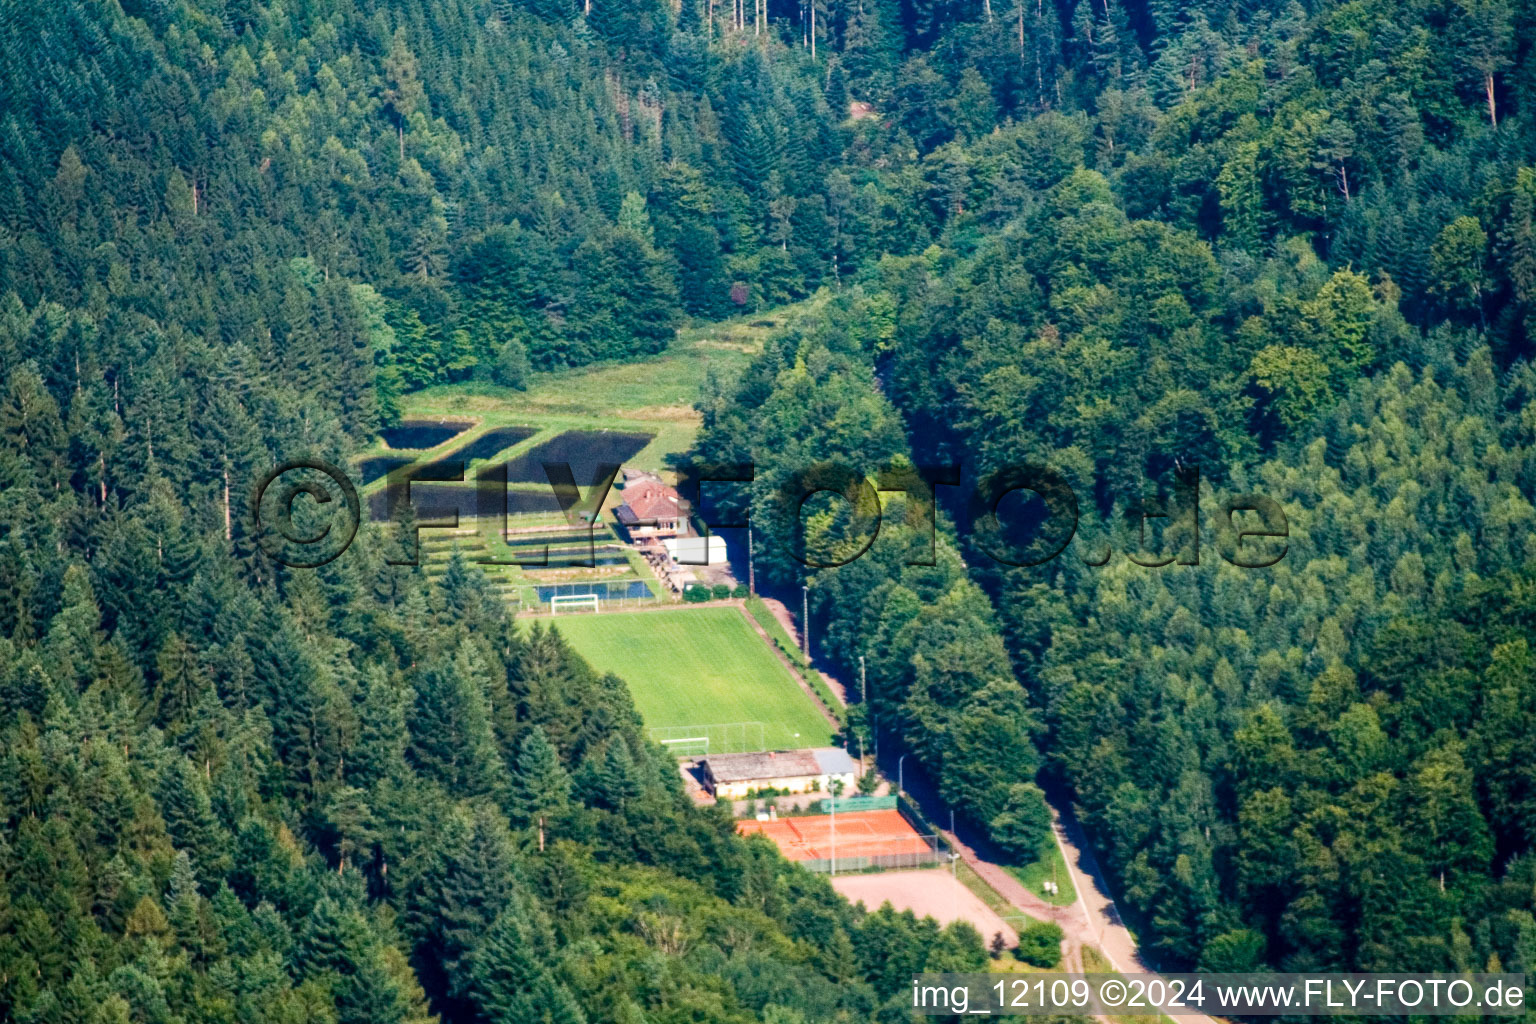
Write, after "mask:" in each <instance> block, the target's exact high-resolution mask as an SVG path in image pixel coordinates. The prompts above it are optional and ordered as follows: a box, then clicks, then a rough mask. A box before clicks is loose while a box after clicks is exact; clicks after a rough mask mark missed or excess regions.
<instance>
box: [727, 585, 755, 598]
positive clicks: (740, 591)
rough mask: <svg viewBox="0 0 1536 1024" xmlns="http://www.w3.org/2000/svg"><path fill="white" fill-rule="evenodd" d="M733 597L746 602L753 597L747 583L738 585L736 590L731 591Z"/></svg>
mask: <svg viewBox="0 0 1536 1024" xmlns="http://www.w3.org/2000/svg"><path fill="white" fill-rule="evenodd" d="M731 596H732V597H734V598H737V599H738V600H741V601H745V600H746V599H747V598H749V597H751V596H752V592H751V591H750V590H748V589H747V585H746V584H745V583H738V584H736V589H735V590H733V591H731Z"/></svg>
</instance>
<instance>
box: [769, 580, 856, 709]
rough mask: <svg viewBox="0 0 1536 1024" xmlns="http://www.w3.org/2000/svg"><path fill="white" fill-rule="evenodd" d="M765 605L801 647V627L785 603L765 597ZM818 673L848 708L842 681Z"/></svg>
mask: <svg viewBox="0 0 1536 1024" xmlns="http://www.w3.org/2000/svg"><path fill="white" fill-rule="evenodd" d="M763 605H764V606H765V607H766V608H767V609H768V612H769V614H770V615H772V616H773V617H774V620H775V621H776V622H778V624H779V625H780V626H782V627H783V628H784V632H786V633H788V634H789V639H790V642H792V643H793V644H794V645H795V646H796V647H799V646H800V627H799V626H798V625H796V623H795V616H794V615H793V613H791V612H790V610H789V608H788V607H786V606H785V604H784V602H783V601H780V600H778V599H777V598H772V597H765V598H763ZM817 673H818V674H819V675H820V676H821V678H822V679H824V680H825V681H826V684H827V685H828V686H829V687H831V689H832V692H833V693H835V694H837V699H838V700H840V701H842V702H843V706H844V707H847V706H848V691H847V690H846V689H845V688H844V687H843V684H842V681H841V680H839V679H836V678H834V677H833V676H829V675H827V673H825V672H822V671H820V670H819V669H818V670H817Z"/></svg>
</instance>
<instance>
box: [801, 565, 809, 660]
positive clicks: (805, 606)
mask: <svg viewBox="0 0 1536 1024" xmlns="http://www.w3.org/2000/svg"><path fill="white" fill-rule="evenodd" d="M800 653H801V654H803V655H805V660H806V661H810V660H811V588H810V587H809V586H807V585H806V584H804V583H802V584H800Z"/></svg>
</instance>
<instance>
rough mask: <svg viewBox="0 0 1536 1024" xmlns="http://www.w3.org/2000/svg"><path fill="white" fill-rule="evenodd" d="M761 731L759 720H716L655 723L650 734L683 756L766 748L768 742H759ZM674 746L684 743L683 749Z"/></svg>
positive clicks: (735, 752) (681, 745) (760, 740)
mask: <svg viewBox="0 0 1536 1024" xmlns="http://www.w3.org/2000/svg"><path fill="white" fill-rule="evenodd" d="M765 731H766V730H765V729H764V728H763V723H762V722H720V723H715V724H710V725H702V724H701V725H658V726H654V727H652V728H651V730H650V734H651V739H653V740H655V741H656V742H657V743H660V744H661V745H662V746H664V747H666V748H667V749H668V750H670V751H672V752H673V753H674V754H676V755H677V756H678V757H687V756H698V755H707V754H711V753H715V754H742V753H747V752H749V751H756V750H767V749H768V746H767V744H766V743H764V742H763V741H764V739H765V736H764V733H765ZM690 744H691V746H689V745H690ZM678 747H685V748H686V752H685V751H684V750H679V749H678ZM697 748H703V749H702V750H700V749H697Z"/></svg>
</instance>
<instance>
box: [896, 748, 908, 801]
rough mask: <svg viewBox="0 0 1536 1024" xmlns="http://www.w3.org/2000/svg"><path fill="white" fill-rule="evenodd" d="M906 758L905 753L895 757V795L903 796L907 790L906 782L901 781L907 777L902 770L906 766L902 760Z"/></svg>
mask: <svg viewBox="0 0 1536 1024" xmlns="http://www.w3.org/2000/svg"><path fill="white" fill-rule="evenodd" d="M906 759H907V755H906V754H902V755H901V756H900V757H898V758H897V759H896V795H897V796H905V795H906V792H907V787H906V784H905V782H904V781H903V780H904V779H906V777H907V776H906V772H905V771H903V769H904V768H905V767H906V765H905V764H904V763H903V762H905V761H906Z"/></svg>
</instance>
